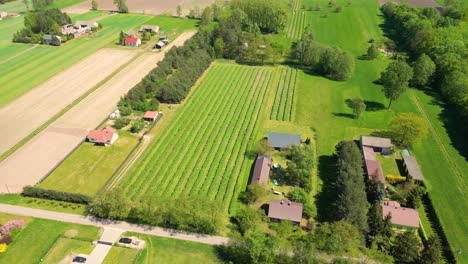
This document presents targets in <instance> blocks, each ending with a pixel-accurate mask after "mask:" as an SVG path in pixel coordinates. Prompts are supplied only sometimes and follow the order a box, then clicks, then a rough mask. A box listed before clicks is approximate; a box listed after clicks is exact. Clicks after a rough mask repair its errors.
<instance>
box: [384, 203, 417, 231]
mask: <svg viewBox="0 0 468 264" xmlns="http://www.w3.org/2000/svg"><path fill="white" fill-rule="evenodd" d="M388 215H390V216H391V222H392V224H393V226H394V227H395V228H397V229H403V230H414V229H418V228H419V213H418V211H416V210H415V209H413V208H406V207H401V205H400V204H399V203H398V202H396V201H389V200H387V201H384V202H383V205H382V217H383V218H384V219H385V217H387V216H388Z"/></svg>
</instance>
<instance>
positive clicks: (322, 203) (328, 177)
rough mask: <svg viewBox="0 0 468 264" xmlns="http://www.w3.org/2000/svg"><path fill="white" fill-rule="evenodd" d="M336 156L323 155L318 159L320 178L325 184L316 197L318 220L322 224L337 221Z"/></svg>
mask: <svg viewBox="0 0 468 264" xmlns="http://www.w3.org/2000/svg"><path fill="white" fill-rule="evenodd" d="M335 164H336V156H335V155H331V156H326V155H322V156H320V157H319V159H318V176H319V177H320V179H321V180H322V182H323V185H322V191H321V192H320V193H318V194H317V195H316V196H315V204H316V206H317V220H318V221H320V222H324V221H334V220H336V219H335V218H336V217H335V216H334V215H335V214H334V211H335V210H334V207H335V205H334V204H335V201H336V187H335V182H336V165H335Z"/></svg>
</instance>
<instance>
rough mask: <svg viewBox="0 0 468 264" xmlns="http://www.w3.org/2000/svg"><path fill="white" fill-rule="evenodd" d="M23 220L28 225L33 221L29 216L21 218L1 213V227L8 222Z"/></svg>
mask: <svg viewBox="0 0 468 264" xmlns="http://www.w3.org/2000/svg"><path fill="white" fill-rule="evenodd" d="M19 219H22V220H24V222H25V223H26V224H28V223H29V222H31V221H32V218H31V217H28V216H19V215H12V214H6V213H0V226H2V225H3V224H5V223H6V222H8V221H11V220H19Z"/></svg>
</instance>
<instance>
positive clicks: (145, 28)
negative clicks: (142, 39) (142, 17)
mask: <svg viewBox="0 0 468 264" xmlns="http://www.w3.org/2000/svg"><path fill="white" fill-rule="evenodd" d="M139 32H149V33H158V32H159V26H153V25H142V26H141V27H140V30H139Z"/></svg>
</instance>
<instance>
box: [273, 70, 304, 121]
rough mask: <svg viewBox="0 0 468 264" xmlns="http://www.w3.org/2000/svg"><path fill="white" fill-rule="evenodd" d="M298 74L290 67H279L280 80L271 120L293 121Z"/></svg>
mask: <svg viewBox="0 0 468 264" xmlns="http://www.w3.org/2000/svg"><path fill="white" fill-rule="evenodd" d="M297 73H298V70H296V69H293V68H290V67H279V69H278V70H277V74H280V80H279V82H278V85H277V86H276V92H275V100H274V103H273V107H272V109H271V114H270V119H271V120H278V121H291V120H293V117H292V116H293V110H294V101H295V99H294V92H295V90H296V82H297Z"/></svg>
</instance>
